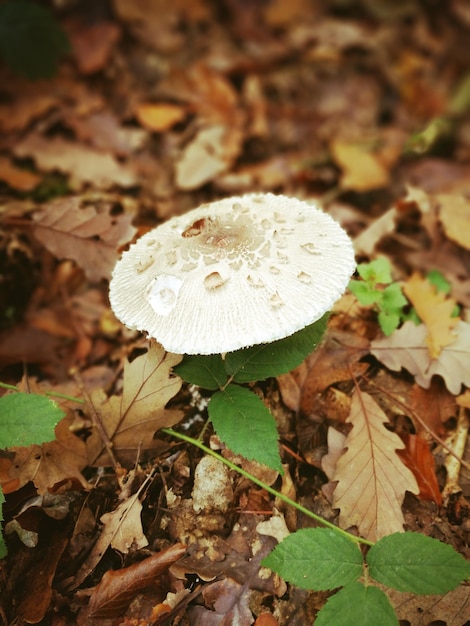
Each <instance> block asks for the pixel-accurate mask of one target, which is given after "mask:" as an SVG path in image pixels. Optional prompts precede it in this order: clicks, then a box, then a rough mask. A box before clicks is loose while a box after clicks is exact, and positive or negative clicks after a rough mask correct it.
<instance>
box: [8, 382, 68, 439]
mask: <svg viewBox="0 0 470 626" xmlns="http://www.w3.org/2000/svg"><path fill="white" fill-rule="evenodd" d="M62 417H64V412H63V411H62V409H60V408H59V407H58V406H57V404H56V403H55V402H54V401H53V400H51V399H49V398H46V396H41V395H39V394H36V393H12V394H10V395H7V396H2V397H1V398H0V424H1V429H0V448H10V447H11V446H29V445H31V444H33V443H36V444H41V443H44V442H45V441H51V440H52V439H54V428H55V425H56V424H57V422H58V421H59V420H60V419H62Z"/></svg>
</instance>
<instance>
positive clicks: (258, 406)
mask: <svg viewBox="0 0 470 626" xmlns="http://www.w3.org/2000/svg"><path fill="white" fill-rule="evenodd" d="M207 410H208V412H209V418H210V419H211V421H212V423H213V425H214V428H215V430H216V432H217V434H218V435H219V437H220V438H221V440H222V441H223V442H224V443H225V444H226V445H227V446H228V447H229V448H230V449H231V450H232V452H235V454H241V455H242V456H244V457H245V458H247V459H256V461H258V462H259V463H263V464H264V465H267V466H268V467H272V468H273V469H275V470H277V471H279V472H282V465H281V459H280V456H279V446H278V433H277V429H276V422H275V420H274V417H273V416H272V415H271V413H270V412H269V410H268V408H267V407H266V406H265V405H264V404H263V401H262V400H261V399H260V398H259V397H258V396H257V395H256V394H254V393H253V392H251V391H250V390H249V389H246V388H245V387H239V386H238V385H228V386H227V387H226V388H225V389H224V390H223V391H216V392H215V394H214V395H213V396H212V398H211V400H210V402H209V406H208V408H207Z"/></svg>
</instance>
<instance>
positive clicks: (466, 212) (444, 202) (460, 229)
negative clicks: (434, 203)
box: [437, 194, 470, 250]
mask: <svg viewBox="0 0 470 626" xmlns="http://www.w3.org/2000/svg"><path fill="white" fill-rule="evenodd" d="M437 200H438V201H439V203H440V210H439V219H440V220H441V223H442V226H443V227H444V231H445V233H446V235H447V237H449V239H452V241H455V242H456V243H458V244H459V245H460V246H462V247H463V248H466V249H467V250H470V202H469V201H468V200H467V198H464V197H463V196H457V195H453V194H440V195H439V196H437Z"/></svg>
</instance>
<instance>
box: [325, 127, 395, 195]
mask: <svg viewBox="0 0 470 626" xmlns="http://www.w3.org/2000/svg"><path fill="white" fill-rule="evenodd" d="M330 150H331V153H332V155H333V158H334V160H335V161H336V163H337V164H338V165H339V167H340V168H341V169H342V171H343V175H342V177H341V187H342V188H343V189H351V190H353V191H359V192H364V191H370V190H371V189H379V188H380V187H386V186H387V185H388V184H389V180H390V174H389V171H388V168H387V167H386V166H385V165H384V164H383V163H382V162H381V160H380V159H379V157H378V156H377V155H376V154H374V153H372V152H371V151H370V149H369V147H368V146H366V145H360V144H354V143H346V142H344V141H342V140H339V139H337V140H335V141H333V142H332V143H331V145H330Z"/></svg>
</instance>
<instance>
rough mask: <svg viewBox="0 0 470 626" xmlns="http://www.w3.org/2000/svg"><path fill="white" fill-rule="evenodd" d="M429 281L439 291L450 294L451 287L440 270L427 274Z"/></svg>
mask: <svg viewBox="0 0 470 626" xmlns="http://www.w3.org/2000/svg"><path fill="white" fill-rule="evenodd" d="M426 278H427V280H428V281H429V282H430V283H431V285H434V287H435V288H436V289H437V291H439V292H442V293H445V294H449V293H450V291H451V286H450V283H449V281H448V280H447V279H446V278H445V277H444V275H443V274H441V272H439V270H431V271H430V272H428V273H427V274H426Z"/></svg>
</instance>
